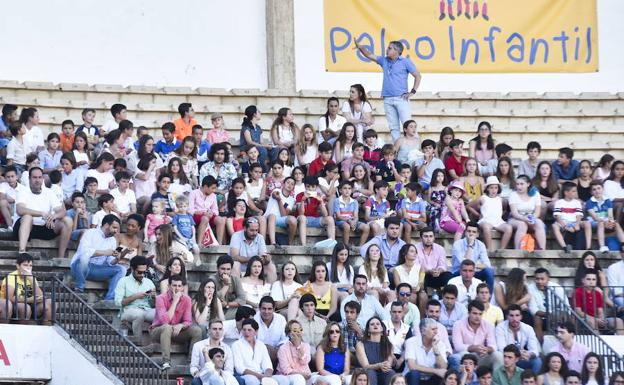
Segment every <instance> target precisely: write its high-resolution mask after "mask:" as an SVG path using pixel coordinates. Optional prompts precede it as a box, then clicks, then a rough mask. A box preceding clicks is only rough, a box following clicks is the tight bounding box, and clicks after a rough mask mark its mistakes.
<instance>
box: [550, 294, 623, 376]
mask: <svg viewBox="0 0 624 385" xmlns="http://www.w3.org/2000/svg"><path fill="white" fill-rule="evenodd" d="M547 300H548V301H549V303H550V305H549V306H548V309H549V313H548V328H549V330H550V331H551V332H552V333H553V334H555V333H556V331H557V325H558V324H559V323H562V322H566V321H570V322H572V323H573V324H574V325H575V326H576V333H575V340H576V341H578V342H579V343H581V344H583V345H585V346H587V347H588V348H589V350H590V351H592V352H594V353H596V354H598V355H599V356H600V357H601V358H602V367H603V368H604V369H605V375H606V376H607V377H610V376H611V374H612V373H614V372H616V371H618V370H624V357H622V354H620V353H618V352H616V351H615V349H613V348H612V347H611V346H610V345H609V344H607V343H606V342H605V340H604V339H602V337H601V336H600V334H599V333H598V332H597V331H596V330H594V329H593V328H592V327H591V326H590V325H589V324H588V323H587V322H586V321H585V319H583V318H582V317H580V316H579V315H578V314H577V313H576V312H575V311H574V309H572V308H571V307H570V306H568V305H567V304H566V303H565V302H564V299H563V298H561V297H560V296H559V295H558V294H557V293H556V291H555V290H554V289H553V288H551V287H548V293H547ZM572 306H574V305H572ZM623 338H624V337H623Z"/></svg>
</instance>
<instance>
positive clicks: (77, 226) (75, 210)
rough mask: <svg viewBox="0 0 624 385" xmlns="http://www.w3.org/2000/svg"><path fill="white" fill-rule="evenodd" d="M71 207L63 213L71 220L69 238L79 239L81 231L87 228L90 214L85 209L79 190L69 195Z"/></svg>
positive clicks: (82, 196)
mask: <svg viewBox="0 0 624 385" xmlns="http://www.w3.org/2000/svg"><path fill="white" fill-rule="evenodd" d="M71 204H72V208H71V209H69V210H67V213H66V214H65V215H66V216H68V217H69V218H71V220H72V223H73V225H72V233H71V238H70V239H71V240H72V241H76V242H77V241H79V240H80V237H81V236H82V233H84V232H85V230H87V229H89V227H90V224H91V220H90V219H91V214H90V213H89V212H88V211H87V204H86V201H85V197H84V195H83V194H82V193H81V192H75V193H73V194H72V196H71Z"/></svg>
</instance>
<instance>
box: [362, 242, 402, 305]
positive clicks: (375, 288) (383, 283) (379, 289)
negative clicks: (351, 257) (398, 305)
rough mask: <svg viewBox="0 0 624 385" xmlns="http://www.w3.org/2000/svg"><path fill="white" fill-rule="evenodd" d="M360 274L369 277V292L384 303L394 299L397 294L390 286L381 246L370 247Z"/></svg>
mask: <svg viewBox="0 0 624 385" xmlns="http://www.w3.org/2000/svg"><path fill="white" fill-rule="evenodd" d="M358 274H362V275H365V276H366V278H368V293H369V294H371V295H373V296H375V298H377V299H378V300H379V301H380V302H381V303H382V304H385V303H388V302H392V301H394V299H395V298H396V295H395V294H394V291H392V290H391V289H390V287H389V286H390V280H389V279H388V270H386V267H385V266H384V263H383V258H382V257H381V249H379V246H377V245H375V244H373V245H370V246H369V247H368V250H366V255H365V256H364V263H363V264H362V265H361V266H360V268H359V270H358Z"/></svg>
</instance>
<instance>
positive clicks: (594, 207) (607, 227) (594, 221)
mask: <svg viewBox="0 0 624 385" xmlns="http://www.w3.org/2000/svg"><path fill="white" fill-rule="evenodd" d="M589 187H590V188H591V194H592V197H591V198H589V200H588V201H587V203H586V205H585V209H586V210H587V222H588V223H589V224H590V225H591V227H592V229H595V230H596V233H597V234H598V245H599V246H600V251H601V252H603V253H608V252H609V248H608V247H607V246H606V245H605V233H606V232H613V231H615V234H616V235H617V238H618V240H619V241H620V243H622V242H624V231H622V226H620V224H619V223H618V222H616V221H615V218H614V216H613V202H611V199H608V198H605V197H604V189H603V187H602V181H599V180H594V181H592V182H591V183H590V184H589Z"/></svg>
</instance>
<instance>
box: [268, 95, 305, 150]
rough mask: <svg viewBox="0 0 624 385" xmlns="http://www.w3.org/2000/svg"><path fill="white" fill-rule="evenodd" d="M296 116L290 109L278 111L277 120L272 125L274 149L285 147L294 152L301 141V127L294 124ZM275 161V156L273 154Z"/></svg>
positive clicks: (284, 108) (285, 108)
mask: <svg viewBox="0 0 624 385" xmlns="http://www.w3.org/2000/svg"><path fill="white" fill-rule="evenodd" d="M294 120H295V116H294V115H293V113H292V111H291V110H290V108H287V107H283V108H280V109H279V111H277V118H275V120H274V121H273V124H272V125H271V139H272V140H273V146H274V149H275V148H276V147H277V148H282V147H285V148H287V149H289V150H291V151H292V150H293V147H294V146H295V143H297V140H298V139H299V127H297V125H296V124H295V123H294ZM273 155H274V156H273V158H272V159H275V155H277V154H273Z"/></svg>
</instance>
